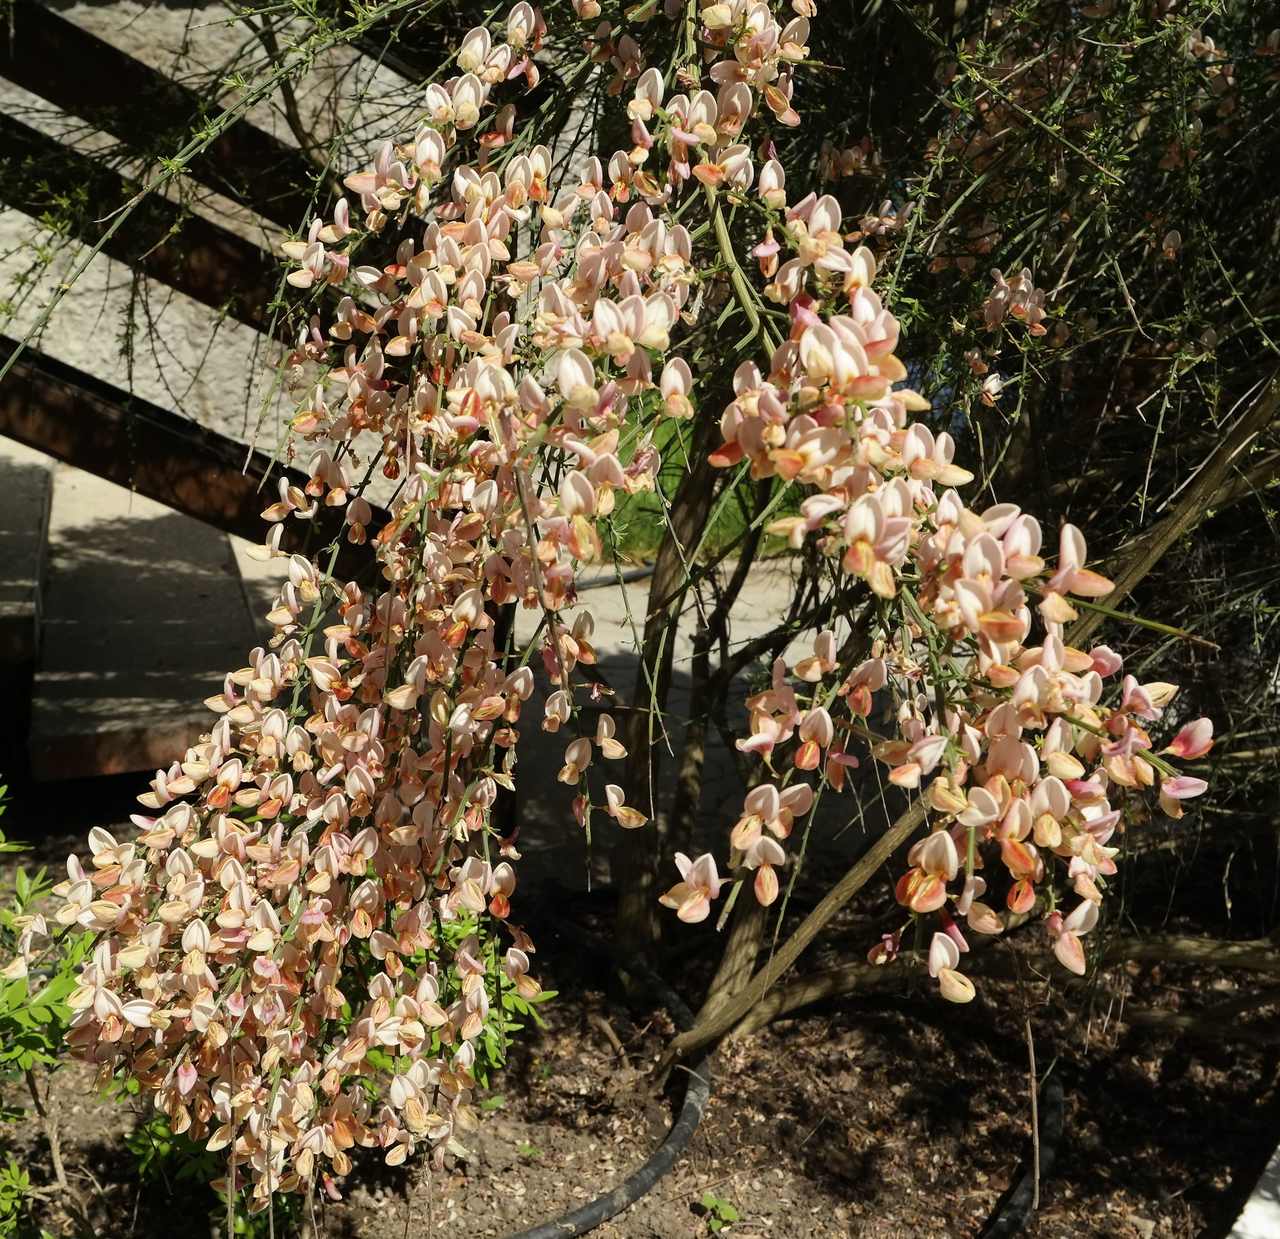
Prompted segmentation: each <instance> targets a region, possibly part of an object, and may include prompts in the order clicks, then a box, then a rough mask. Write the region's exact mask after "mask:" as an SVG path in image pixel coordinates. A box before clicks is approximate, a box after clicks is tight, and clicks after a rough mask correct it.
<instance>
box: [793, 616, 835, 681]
mask: <svg viewBox="0 0 1280 1239" xmlns="http://www.w3.org/2000/svg"><path fill="white" fill-rule="evenodd" d="M835 667H836V634H835V633H834V632H832V631H831V630H830V629H829V628H826V629H823V630H822V632H820V633H819V634H818V635H817V636H816V637H815V638H814V641H813V657H811V658H804V659H801V660H800V662H798V663H796V675H797V676H799V677H800V679H802V680H804V681H805V683H806V684H817V683H818V681H819V680H821V679H822V677H823V676H824V675H829V674H830V673H831V672H832V671H834V670H835Z"/></svg>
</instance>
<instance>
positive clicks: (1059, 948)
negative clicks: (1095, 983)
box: [1046, 899, 1098, 977]
mask: <svg viewBox="0 0 1280 1239" xmlns="http://www.w3.org/2000/svg"><path fill="white" fill-rule="evenodd" d="M1097 923H1098V905H1097V904H1096V903H1094V902H1093V901H1092V900H1090V899H1085V900H1082V901H1081V902H1080V903H1079V904H1077V905H1076V907H1075V909H1074V910H1073V911H1072V912H1071V914H1070V915H1069V916H1067V917H1066V918H1065V919H1064V918H1063V917H1062V916H1061V915H1059V914H1058V913H1056V912H1055V913H1054V914H1053V916H1051V917H1049V918H1048V920H1047V921H1046V927H1047V928H1048V930H1049V933H1050V934H1051V935H1052V936H1053V940H1054V941H1053V953H1054V955H1056V956H1057V957H1058V962H1059V963H1060V964H1061V965H1062V966H1063V967H1064V968H1066V969H1067V970H1068V971H1070V972H1074V973H1075V974H1076V976H1080V977H1082V976H1084V974H1085V958H1084V946H1083V944H1082V943H1081V941H1080V939H1081V938H1082V937H1084V935H1085V934H1087V933H1088V932H1089V931H1090V930H1091V929H1093V927H1094V926H1095V925H1097Z"/></svg>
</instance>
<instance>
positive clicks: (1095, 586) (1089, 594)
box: [1045, 525, 1115, 598]
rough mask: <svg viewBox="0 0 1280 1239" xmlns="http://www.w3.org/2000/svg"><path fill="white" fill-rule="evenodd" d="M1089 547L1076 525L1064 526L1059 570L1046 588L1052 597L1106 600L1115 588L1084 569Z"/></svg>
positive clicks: (1100, 577) (1096, 574)
mask: <svg viewBox="0 0 1280 1239" xmlns="http://www.w3.org/2000/svg"><path fill="white" fill-rule="evenodd" d="M1086 554H1087V547H1086V545H1085V540H1084V534H1082V533H1081V532H1080V530H1078V529H1077V528H1076V527H1075V526H1074V525H1063V527H1062V531H1061V533H1060V534H1059V536H1058V570H1057V572H1055V573H1054V574H1053V576H1051V577H1050V578H1049V580H1048V582H1047V583H1046V585H1045V588H1046V590H1048V591H1049V592H1051V593H1060V594H1076V595H1078V596H1080V597H1082V598H1104V597H1105V596H1106V595H1107V594H1109V593H1111V591H1112V590H1113V589H1114V588H1115V585H1114V584H1113V583H1112V582H1111V581H1108V580H1107V578H1106V577H1104V576H1100V575H1099V574H1098V573H1096V572H1091V571H1090V570H1089V569H1088V568H1086V567H1085V566H1084V563H1085V556H1086Z"/></svg>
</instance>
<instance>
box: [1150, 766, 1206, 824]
mask: <svg viewBox="0 0 1280 1239" xmlns="http://www.w3.org/2000/svg"><path fill="white" fill-rule="evenodd" d="M1208 788H1209V784H1208V783H1206V782H1205V781H1204V779H1197V778H1193V777H1192V776H1191V775H1189V774H1180V775H1177V776H1175V777H1174V778H1172V779H1165V780H1163V781H1162V782H1161V784H1160V808H1161V810H1162V811H1163V812H1164V813H1165V815H1166V816H1168V817H1171V818H1173V819H1174V821H1177V820H1178V819H1179V818H1180V817H1182V815H1183V808H1182V802H1183V801H1184V800H1192V799H1194V798H1195V797H1196V796H1203V795H1204V793H1205V792H1206V791H1207V790H1208Z"/></svg>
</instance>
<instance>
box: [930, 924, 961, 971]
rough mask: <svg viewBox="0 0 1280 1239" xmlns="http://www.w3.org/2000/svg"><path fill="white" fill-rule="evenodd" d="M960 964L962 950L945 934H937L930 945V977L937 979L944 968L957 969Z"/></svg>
mask: <svg viewBox="0 0 1280 1239" xmlns="http://www.w3.org/2000/svg"><path fill="white" fill-rule="evenodd" d="M959 964H960V948H959V947H958V946H957V945H956V943H955V941H954V940H953V939H952V938H951V937H950V936H949V935H948V934H944V933H935V934H934V935H933V941H932V942H931V943H930V944H929V975H930V976H931V977H933V978H935V979H936V978H937V976H938V974H939V973H940V972H941V971H942V970H943V969H944V968H956V967H959Z"/></svg>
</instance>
